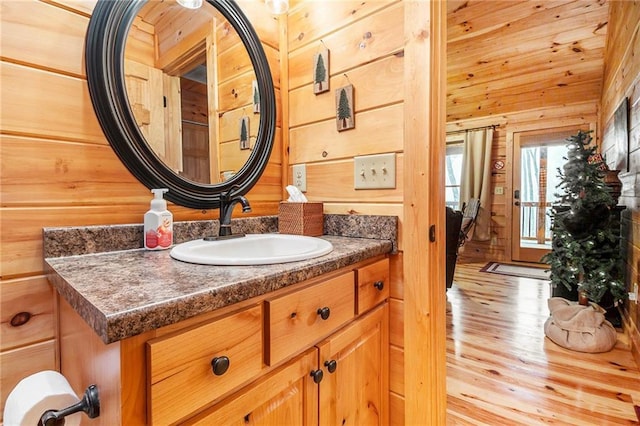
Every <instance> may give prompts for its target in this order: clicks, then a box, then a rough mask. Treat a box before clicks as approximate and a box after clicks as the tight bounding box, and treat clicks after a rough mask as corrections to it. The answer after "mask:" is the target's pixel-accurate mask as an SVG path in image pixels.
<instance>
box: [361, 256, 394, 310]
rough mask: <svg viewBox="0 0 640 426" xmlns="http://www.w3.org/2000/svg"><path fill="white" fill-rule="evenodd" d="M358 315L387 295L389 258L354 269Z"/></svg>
mask: <svg viewBox="0 0 640 426" xmlns="http://www.w3.org/2000/svg"><path fill="white" fill-rule="evenodd" d="M356 283H357V288H358V303H357V304H356V312H357V314H358V315H360V314H362V313H364V312H366V311H368V310H369V309H371V308H373V307H374V306H376V305H378V304H379V303H380V302H382V301H383V300H385V299H387V298H388V297H389V259H382V260H380V261H378V262H376V263H372V264H371V265H367V266H365V267H362V268H360V269H358V270H356Z"/></svg>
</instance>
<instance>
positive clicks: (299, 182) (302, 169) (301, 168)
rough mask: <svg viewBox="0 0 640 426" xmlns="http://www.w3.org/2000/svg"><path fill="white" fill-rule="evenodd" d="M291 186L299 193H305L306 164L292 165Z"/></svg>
mask: <svg viewBox="0 0 640 426" xmlns="http://www.w3.org/2000/svg"><path fill="white" fill-rule="evenodd" d="M293 186H295V187H297V188H298V189H299V190H300V192H307V166H306V164H294V165H293Z"/></svg>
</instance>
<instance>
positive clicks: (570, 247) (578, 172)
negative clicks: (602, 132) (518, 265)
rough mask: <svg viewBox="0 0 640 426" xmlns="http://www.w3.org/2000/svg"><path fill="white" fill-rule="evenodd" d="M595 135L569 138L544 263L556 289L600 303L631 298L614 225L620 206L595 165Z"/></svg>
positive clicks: (584, 134)
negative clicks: (606, 298) (613, 216)
mask: <svg viewBox="0 0 640 426" xmlns="http://www.w3.org/2000/svg"><path fill="white" fill-rule="evenodd" d="M589 133H590V132H583V131H579V132H578V134H576V135H573V136H571V137H569V139H568V143H567V149H568V151H567V157H566V160H567V161H566V163H565V165H564V166H563V168H562V170H560V169H558V176H559V178H560V184H559V185H558V188H559V189H560V190H561V192H560V193H559V194H556V197H558V198H559V203H558V204H557V205H554V207H553V210H552V212H551V219H552V228H551V231H552V235H553V243H552V250H551V251H550V252H549V253H548V254H546V255H545V256H544V257H543V258H542V261H543V262H545V263H547V264H548V265H549V266H550V269H551V285H552V287H554V288H556V287H558V286H564V287H565V288H566V289H567V290H568V291H569V292H575V291H577V293H578V294H583V295H584V296H586V298H588V299H589V300H591V301H593V302H595V303H598V302H600V300H601V299H602V298H603V296H605V294H607V293H609V294H610V296H612V298H613V300H614V301H619V300H624V299H625V298H626V296H627V293H626V289H625V285H624V283H623V281H622V276H623V274H622V271H623V269H622V258H621V255H620V249H619V236H618V233H617V232H614V229H613V227H612V226H611V218H610V216H611V214H610V211H611V208H612V207H614V206H615V204H616V203H615V201H614V200H613V198H612V197H611V194H610V192H609V190H608V189H607V186H606V185H605V183H604V179H603V178H604V171H603V170H602V166H601V164H598V163H594V162H590V161H589V159H590V158H592V156H593V155H594V153H595V151H596V147H595V146H590V145H591V136H590V134H589Z"/></svg>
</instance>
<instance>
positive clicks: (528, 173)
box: [511, 128, 578, 262]
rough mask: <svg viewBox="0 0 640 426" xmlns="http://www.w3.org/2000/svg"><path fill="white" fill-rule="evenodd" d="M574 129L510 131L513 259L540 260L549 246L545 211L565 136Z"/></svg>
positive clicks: (548, 208)
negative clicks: (512, 164)
mask: <svg viewBox="0 0 640 426" xmlns="http://www.w3.org/2000/svg"><path fill="white" fill-rule="evenodd" d="M577 131H578V129H577V128H576V129H571V130H558V129H547V130H540V131H533V132H521V133H515V134H514V150H513V156H514V159H513V160H514V167H513V184H514V191H513V203H512V214H511V218H512V234H511V235H512V238H511V242H512V246H511V257H512V260H514V261H523V262H540V259H541V258H542V256H543V255H544V254H545V253H547V252H548V251H549V250H551V220H550V218H549V213H550V211H551V206H552V204H553V203H554V202H555V201H556V199H557V197H556V193H557V191H558V190H557V186H558V184H559V183H560V181H559V177H558V169H562V166H563V165H564V162H565V161H566V159H565V158H566V153H567V148H566V143H567V141H566V139H567V138H568V137H569V136H571V135H572V134H575V133H577Z"/></svg>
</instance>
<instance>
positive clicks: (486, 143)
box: [460, 127, 493, 241]
mask: <svg viewBox="0 0 640 426" xmlns="http://www.w3.org/2000/svg"><path fill="white" fill-rule="evenodd" d="M492 145H493V128H491V127H489V128H485V129H479V130H469V131H467V132H466V134H465V138H464V155H463V156H462V182H461V183H460V201H461V202H468V201H469V200H470V199H471V198H478V199H479V200H480V211H479V212H478V217H477V219H476V225H475V227H474V230H473V234H472V235H470V236H469V237H471V239H473V240H476V241H488V240H490V239H491V227H490V225H491V147H492Z"/></svg>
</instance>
